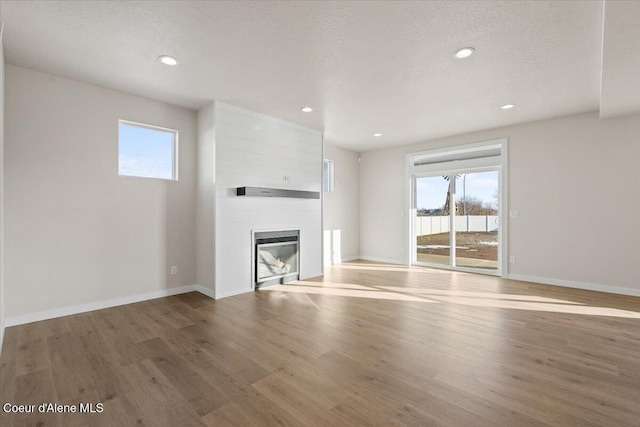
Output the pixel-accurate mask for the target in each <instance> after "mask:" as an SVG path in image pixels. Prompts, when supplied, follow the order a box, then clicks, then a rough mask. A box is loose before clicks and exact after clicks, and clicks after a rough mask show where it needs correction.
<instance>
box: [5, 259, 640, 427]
mask: <svg viewBox="0 0 640 427" xmlns="http://www.w3.org/2000/svg"><path fill="white" fill-rule="evenodd" d="M0 361H1V366H2V368H1V369H2V370H1V381H2V384H1V387H2V398H1V400H2V404H4V403H5V402H11V403H18V404H28V403H33V404H36V405H37V404H39V403H42V402H57V403H60V404H78V403H79V402H83V403H97V402H101V403H103V404H104V412H102V413H99V414H77V413H76V414H39V413H36V414H20V415H8V414H4V413H2V412H0V414H1V415H0V417H1V418H0V424H1V425H2V426H19V425H33V426H36V425H38V426H50V425H51V426H60V427H69V426H81V425H82V426H84V425H89V426H143V425H144V426H154V427H155V426H170V427H177V426H205V425H208V426H243V427H244V426H276V425H277V426H389V425H403V426H405V425H406V426H431V425H433V426H465V427H467V426H471V427H483V426H487V427H495V426H506V427H519V426H524V427H528V426H607V427H612V426H634V427H637V426H640V299H638V298H632V297H623V296H616V295H609V294H600V293H595V292H587V291H579V290H572V289H564V288H558V287H550V286H544V285H535V284H529V283H523V282H515V281H509V280H502V279H499V278H496V277H491V276H481V275H472V274H465V273H458V272H448V271H439V270H432V269H427V268H419V267H415V268H405V267H396V266H390V265H382V264H369V263H365V262H359V263H347V264H343V265H340V266H335V267H332V268H331V269H330V270H329V271H328V272H327V274H326V275H325V276H324V278H318V279H314V280H310V281H301V282H296V283H293V284H289V285H284V286H277V287H271V288H269V289H268V290H266V289H265V290H261V291H259V292H255V293H250V294H245V295H239V296H235V297H230V298H225V299H222V300H219V301H213V300H211V299H209V298H207V297H205V296H203V295H201V294H198V293H191V294H184V295H179V296H174V297H169V298H162V299H157V300H152V301H147V302H143V303H138V304H131V305H126V306H121V307H115V308H110V309H106V310H99V311H94V312H90V313H85V314H79V315H74V316H68V317H62V318H58V319H52V320H48V321H43V322H37V323H31V324H27V325H21V326H17V327H11V328H8V329H7V330H6V335H5V343H4V349H3V351H2V356H1V358H0Z"/></svg>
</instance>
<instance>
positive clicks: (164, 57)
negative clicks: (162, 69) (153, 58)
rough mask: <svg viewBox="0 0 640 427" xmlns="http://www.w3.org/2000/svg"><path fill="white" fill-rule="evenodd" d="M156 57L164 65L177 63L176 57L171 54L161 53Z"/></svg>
mask: <svg viewBox="0 0 640 427" xmlns="http://www.w3.org/2000/svg"><path fill="white" fill-rule="evenodd" d="M158 59H159V60H160V62H162V63H163V64H164V65H178V60H177V59H176V58H174V57H173V56H169V55H162V56H160V57H158Z"/></svg>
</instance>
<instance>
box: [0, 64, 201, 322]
mask: <svg viewBox="0 0 640 427" xmlns="http://www.w3.org/2000/svg"><path fill="white" fill-rule="evenodd" d="M6 82H7V85H6V177H5V178H6V183H5V185H6V194H5V198H6V211H5V213H6V218H5V224H6V228H5V231H6V236H5V249H6V254H5V261H6V268H5V280H6V290H5V291H6V292H5V295H6V298H7V301H10V302H11V303H10V304H8V305H7V307H6V316H7V319H9V318H12V317H19V316H25V315H28V314H30V313H33V312H40V311H45V310H53V309H58V308H62V307H69V306H77V305H80V304H90V303H95V302H99V301H104V300H110V299H118V298H120V299H122V298H126V297H130V296H135V295H139V294H148V293H151V292H158V291H164V290H167V289H171V288H177V287H180V286H183V285H193V284H195V280H196V265H195V260H196V254H195V252H196V250H195V222H196V221H195V200H196V198H195V191H196V113H195V112H193V111H189V110H185V109H182V108H178V107H175V106H171V105H167V104H164V103H161V102H156V101H152V100H149V99H144V98H139V97H136V96H131V95H127V94H124V93H120V92H115V91H111V90H106V89H103V88H99V87H96V86H91V85H87V84H83V83H79V82H76V81H72V80H67V79H63V78H59V77H54V76H51V75H47V74H43V73H39V72H35V71H31V70H28V69H24V68H20V67H15V66H12V65H7V67H6ZM118 119H126V120H131V121H135V122H141V123H148V124H152V125H158V126H162V127H167V128H172V129H177V130H178V131H179V139H180V143H179V149H180V152H179V178H180V180H179V181H178V182H172V181H165V180H157V179H145V178H133V177H120V176H118ZM171 265H176V266H178V271H179V274H178V275H176V276H171V275H169V266H171Z"/></svg>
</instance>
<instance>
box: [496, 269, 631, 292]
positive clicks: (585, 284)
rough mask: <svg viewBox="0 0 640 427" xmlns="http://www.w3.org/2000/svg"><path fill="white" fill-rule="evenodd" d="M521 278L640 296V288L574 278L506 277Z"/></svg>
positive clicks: (509, 277)
mask: <svg viewBox="0 0 640 427" xmlns="http://www.w3.org/2000/svg"><path fill="white" fill-rule="evenodd" d="M507 278H508V279H510V280H521V281H523V282H531V283H541V284H543V285H551V286H562V287H565V288H574V289H583V290H586V291H597V292H607V293H610V294H619V295H627V296H632V297H640V289H631V288H622V287H619V286H608V285H601V284H598V283H588V282H574V281H572V280H562V279H550V278H547V277H536V276H527V275H524V274H509V276H508V277H505V279H507Z"/></svg>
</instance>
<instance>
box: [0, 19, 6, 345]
mask: <svg viewBox="0 0 640 427" xmlns="http://www.w3.org/2000/svg"><path fill="white" fill-rule="evenodd" d="M3 33H4V23H0V353H1V352H2V343H3V342H4V326H5V309H4V267H5V265H4V111H5V109H4V45H3Z"/></svg>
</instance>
